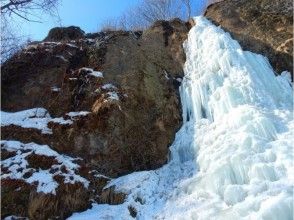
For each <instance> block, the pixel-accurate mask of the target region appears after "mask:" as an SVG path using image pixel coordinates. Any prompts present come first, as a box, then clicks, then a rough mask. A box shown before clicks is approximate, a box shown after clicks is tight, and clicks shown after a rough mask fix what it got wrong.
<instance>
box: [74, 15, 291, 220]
mask: <svg viewBox="0 0 294 220" xmlns="http://www.w3.org/2000/svg"><path fill="white" fill-rule="evenodd" d="M195 20H196V26H195V27H193V28H192V29H191V30H190V32H189V36H188V40H187V41H186V42H185V43H184V48H185V51H186V55H187V61H186V63H185V67H184V71H185V77H184V79H183V82H182V85H181V87H180V94H181V99H182V107H183V119H184V123H183V126H182V128H181V129H180V130H179V131H178V133H177V134H176V138H175V141H174V143H173V144H172V146H171V147H170V150H171V159H170V161H169V163H168V164H167V165H165V166H163V167H162V168H160V169H158V170H153V171H144V172H136V173H132V174H130V175H127V176H123V177H120V178H118V179H114V180H112V181H110V183H109V184H108V186H106V187H110V186H113V185H115V186H116V190H117V191H121V192H125V193H127V194H128V196H127V199H126V201H125V202H124V203H123V204H121V205H115V206H114V205H98V204H93V207H92V208H91V209H89V210H87V211H85V212H82V213H74V214H73V215H72V216H71V217H70V218H69V219H70V220H78V219H88V220H90V219H131V218H132V217H131V216H130V213H129V212H128V207H133V208H135V209H136V211H137V219H146V220H147V219H205V220H207V219H213V220H215V219H226V220H229V219H234V220H235V219H264V220H268V219H272V220H273V219H276V220H281V219H283V220H286V219H289V220H291V219H293V197H292V195H293V183H294V169H293V163H292V162H293V128H294V122H293V115H292V111H293V107H292V104H293V96H292V87H291V83H290V77H289V74H288V73H286V72H284V73H283V74H282V75H281V76H277V77H276V76H275V74H274V72H273V70H272V68H271V66H270V64H269V62H268V60H267V59H266V58H265V57H263V56H261V55H257V54H254V53H251V52H247V51H243V50H242V49H241V47H240V45H239V44H238V42H236V41H234V40H233V39H232V38H231V37H230V35H229V34H228V33H226V32H224V31H223V30H222V29H221V28H219V27H216V26H214V25H213V24H212V23H210V22H209V21H208V20H206V19H205V18H203V17H196V18H195Z"/></svg>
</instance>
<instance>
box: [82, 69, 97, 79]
mask: <svg viewBox="0 0 294 220" xmlns="http://www.w3.org/2000/svg"><path fill="white" fill-rule="evenodd" d="M80 71H86V72H87V74H88V75H90V76H94V77H97V78H103V73H102V72H99V71H94V70H93V69H92V68H87V67H83V68H81V69H80Z"/></svg>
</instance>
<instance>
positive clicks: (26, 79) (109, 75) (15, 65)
mask: <svg viewBox="0 0 294 220" xmlns="http://www.w3.org/2000/svg"><path fill="white" fill-rule="evenodd" d="M188 26H189V25H188V24H186V23H184V22H182V21H180V20H178V19H175V20H173V21H171V22H167V21H160V22H157V23H156V24H154V25H153V26H152V27H151V28H149V29H147V30H146V31H144V32H143V33H141V32H129V31H116V32H115V31H110V32H105V33H99V34H97V35H93V34H92V35H91V37H93V38H89V39H86V38H80V37H81V36H78V37H77V38H79V39H76V40H70V41H69V40H66V39H72V37H68V34H65V37H63V36H59V33H61V32H58V31H57V33H58V34H57V36H55V34H53V35H52V33H50V34H49V38H46V40H51V41H52V40H55V41H56V40H57V39H58V40H62V42H39V43H35V44H31V45H29V46H28V47H27V48H25V49H24V50H23V51H21V52H19V53H18V54H16V55H15V56H13V57H12V58H11V59H9V60H7V61H6V62H5V63H4V64H3V65H2V67H1V70H2V78H1V85H2V94H1V96H2V110H3V111H20V110H24V109H30V108H35V107H43V108H46V109H47V110H48V111H49V113H50V115H51V116H53V117H63V118H65V119H73V118H74V119H73V120H72V123H70V124H59V123H56V122H48V128H49V129H51V130H52V134H44V133H42V132H41V131H40V130H38V129H35V128H23V127H19V126H17V125H9V126H4V127H2V139H7V140H19V141H21V142H23V143H30V142H34V143H37V144H46V145H48V146H50V147H51V148H52V149H54V150H55V151H57V152H58V153H60V154H66V155H69V156H72V157H75V158H76V157H80V158H82V159H83V160H82V161H79V164H80V166H81V167H80V169H79V170H77V171H76V172H77V174H79V175H81V176H82V177H83V178H85V179H87V180H88V181H89V182H90V185H89V187H88V188H87V189H86V188H83V187H77V186H76V185H71V184H66V185H65V186H64V187H63V184H62V180H63V179H62V177H58V176H56V177H55V178H56V181H59V183H60V187H61V188H60V190H59V188H57V191H56V195H53V194H52V195H47V194H46V195H40V193H36V186H35V185H33V184H27V183H25V184H27V186H26V187H27V188H26V189H27V190H24V191H19V192H14V191H15V189H16V188H17V186H16V187H14V188H13V187H12V188H11V187H7V184H6V182H5V181H4V182H3V181H2V183H3V184H6V185H5V186H4V187H2V195H4V196H3V198H4V200H5V201H4V203H3V204H6V205H5V207H9V205H10V204H11V203H13V204H14V206H11V207H20V208H15V209H14V208H12V209H10V208H9V209H7V210H6V212H5V213H4V214H3V215H2V216H4V215H5V216H6V215H8V214H11V215H12V214H15V215H18V216H29V217H30V218H31V219H47V218H59V219H64V218H65V217H67V216H68V215H69V213H72V212H74V211H80V210H81V209H86V208H87V207H89V201H90V200H95V201H98V202H104V203H110V204H117V203H121V202H122V201H123V199H124V195H121V194H117V193H114V192H112V191H111V190H110V191H109V190H106V191H103V187H104V186H105V185H106V184H107V182H108V181H109V178H108V177H117V176H120V175H123V174H126V173H130V172H133V171H137V170H146V169H154V168H157V167H160V166H162V165H163V164H164V163H165V162H166V160H167V156H168V146H169V144H170V143H171V142H172V141H173V139H174V135H175V132H176V131H177V129H178V128H179V126H180V124H181V109H180V105H179V96H178V90H177V89H178V86H179V79H180V78H181V77H182V76H183V70H182V65H183V63H184V61H185V55H184V52H183V49H182V43H183V41H184V40H185V39H186V36H187V32H188V30H189V28H188ZM61 35H62V34H61ZM94 37H95V38H94ZM79 111H88V112H89V114H85V115H83V116H81V115H79V116H69V115H67V113H69V112H79ZM3 152H4V153H3V155H2V159H7V158H10V157H13V156H14V155H13V154H11V153H10V152H6V151H5V150H3ZM27 159H28V161H30V163H31V164H32V169H35V170H38V169H49V166H50V165H52V164H53V163H54V164H55V163H56V161H54V160H53V158H50V157H48V158H47V157H46V158H45V157H43V156H42V157H40V156H37V157H36V155H31V156H30V157H28V158H27ZM4 170H5V168H4ZM64 171H65V170H64ZM94 171H95V172H96V173H98V174H99V175H96V174H95V172H94ZM52 172H53V171H52ZM100 174H102V175H105V176H102V177H101V176H100ZM30 175H32V173H30V172H28V173H26V174H25V177H24V178H29V177H30ZM106 176H107V177H106ZM7 181H8V180H7ZM11 181H12V182H13V181H16V180H11ZM16 185H17V184H16ZM62 187H63V188H62ZM71 187H76V188H71ZM72 191H76V192H75V193H72ZM22 192H23V193H22ZM29 195H31V196H30V197H29ZM9 198H14V199H9ZM18 198H20V199H18ZM24 203H25V204H26V205H25V206H22V205H21V204H24ZM40 210H43V212H41V211H40ZM132 214H133V215H135V211H134V210H132Z"/></svg>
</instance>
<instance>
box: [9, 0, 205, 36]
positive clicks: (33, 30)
mask: <svg viewBox="0 0 294 220" xmlns="http://www.w3.org/2000/svg"><path fill="white" fill-rule="evenodd" d="M139 2H140V0H60V2H59V5H58V14H59V18H60V19H58V16H50V15H44V14H42V15H40V17H41V19H39V20H42V23H36V22H27V21H23V20H20V19H19V18H14V20H15V23H16V29H17V30H18V32H20V33H21V34H22V35H24V36H26V37H27V38H30V39H31V40H42V39H44V38H45V37H46V35H47V33H48V32H49V30H50V29H51V28H53V27H56V26H71V25H74V26H79V27H81V29H82V30H84V31H85V32H86V33H89V32H97V31H99V29H100V28H101V25H102V24H103V22H104V21H105V20H107V19H113V18H116V17H119V16H120V15H122V14H123V13H124V12H125V11H127V10H128V9H129V8H131V7H134V6H135V5H136V4H139ZM193 2H194V3H193V8H194V14H199V12H200V8H201V7H202V2H203V0H195V1H193ZM198 9H199V10H198Z"/></svg>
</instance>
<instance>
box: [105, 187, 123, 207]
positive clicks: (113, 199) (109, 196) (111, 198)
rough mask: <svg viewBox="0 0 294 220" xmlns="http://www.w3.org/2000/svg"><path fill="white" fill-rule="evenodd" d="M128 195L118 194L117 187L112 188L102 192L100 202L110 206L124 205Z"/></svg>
mask: <svg viewBox="0 0 294 220" xmlns="http://www.w3.org/2000/svg"><path fill="white" fill-rule="evenodd" d="M125 197H126V195H125V194H124V193H121V192H116V191H115V187H114V186H111V187H109V188H107V189H105V190H103V191H102V193H101V195H100V198H99V202H100V203H107V204H110V205H117V204H122V203H123V202H124V200H125Z"/></svg>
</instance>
